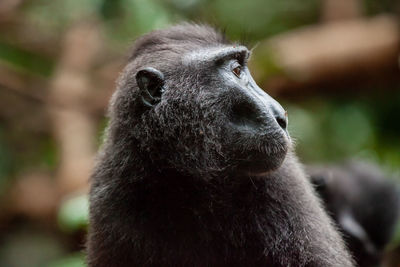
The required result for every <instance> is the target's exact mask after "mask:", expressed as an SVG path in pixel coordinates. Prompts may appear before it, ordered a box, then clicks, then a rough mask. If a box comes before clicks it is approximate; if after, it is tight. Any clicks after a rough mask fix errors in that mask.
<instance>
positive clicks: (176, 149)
mask: <svg viewBox="0 0 400 267" xmlns="http://www.w3.org/2000/svg"><path fill="white" fill-rule="evenodd" d="M248 56H249V51H248V50H247V48H245V47H242V46H227V47H212V48H205V49H199V50H195V51H194V52H187V53H186V54H184V55H182V56H180V57H177V59H176V60H175V65H174V66H172V67H171V65H170V66H169V67H166V66H165V65H164V66H162V65H160V66H157V65H156V66H154V67H150V66H148V67H142V68H140V69H139V71H137V72H136V74H135V76H134V77H135V79H136V84H137V87H138V91H137V94H138V95H137V96H136V97H135V100H133V101H134V102H136V105H135V106H136V108H135V109H134V111H133V112H135V113H136V116H140V118H139V121H138V123H137V124H136V125H135V129H134V132H135V135H136V138H137V139H139V140H140V142H141V144H142V149H143V151H142V153H150V154H152V156H151V157H152V159H153V160H154V161H157V162H160V164H158V166H161V168H173V169H178V170H181V171H188V172H193V171H195V172H199V173H208V174H210V173H213V171H215V172H221V171H234V172H242V173H246V174H252V175H259V174H262V173H265V172H268V171H272V170H275V169H277V168H278V167H279V166H280V165H281V164H282V162H283V160H284V158H285V156H286V153H287V151H288V149H289V146H290V138H289V135H288V133H287V129H286V127H287V115H286V112H285V110H284V109H283V108H282V107H281V106H280V104H279V103H278V102H277V101H275V100H274V99H273V98H271V97H270V96H269V95H268V94H266V93H265V92H264V91H263V90H262V89H261V88H259V87H258V86H257V84H256V83H255V82H254V80H253V78H252V76H251V74H250V72H249V70H248V68H247V66H246V62H247V58H248ZM170 62H172V60H170Z"/></svg>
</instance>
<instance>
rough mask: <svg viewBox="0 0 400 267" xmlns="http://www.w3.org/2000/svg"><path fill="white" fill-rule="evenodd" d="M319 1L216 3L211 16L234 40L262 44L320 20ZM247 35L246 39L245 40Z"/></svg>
mask: <svg viewBox="0 0 400 267" xmlns="http://www.w3.org/2000/svg"><path fill="white" fill-rule="evenodd" d="M319 3H320V1H318V0H304V1H297V0H285V1H276V0H252V1H243V0H231V1H225V0H215V1H212V2H210V7H211V10H212V11H213V12H210V14H212V16H213V17H214V16H215V18H216V19H217V20H218V24H219V25H220V26H222V27H223V28H226V30H227V32H228V33H229V34H230V35H231V36H233V37H234V38H245V39H248V40H259V39H262V38H265V37H267V36H270V35H272V34H276V33H279V32H282V31H287V30H290V29H293V28H294V27H298V26H301V25H304V24H308V23H312V22H315V21H316V20H317V16H318V9H319ZM243 33H246V34H247V36H243Z"/></svg>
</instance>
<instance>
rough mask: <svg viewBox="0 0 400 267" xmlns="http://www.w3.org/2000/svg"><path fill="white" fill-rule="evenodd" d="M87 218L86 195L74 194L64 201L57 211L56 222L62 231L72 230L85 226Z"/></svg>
mask: <svg viewBox="0 0 400 267" xmlns="http://www.w3.org/2000/svg"><path fill="white" fill-rule="evenodd" d="M88 219H89V202H88V196H87V195H81V196H76V197H73V198H70V199H67V200H66V201H64V202H63V203H62V205H61V208H60V210H59V213H58V223H59V225H60V227H61V229H63V230H64V231H67V232H74V231H77V230H80V229H82V228H85V227H86V226H87V225H88Z"/></svg>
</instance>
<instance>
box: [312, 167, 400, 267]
mask: <svg viewBox="0 0 400 267" xmlns="http://www.w3.org/2000/svg"><path fill="white" fill-rule="evenodd" d="M306 172H307V173H308V174H309V175H310V179H311V181H312V183H313V185H314V186H315V188H316V190H317V192H318V194H319V196H320V197H321V198H322V200H323V202H324V203H325V206H326V209H327V210H328V213H329V215H331V216H332V218H333V219H334V221H335V222H336V223H337V225H338V226H339V228H340V230H341V232H343V233H344V239H345V242H346V243H347V245H348V248H349V249H350V251H351V252H352V254H353V255H354V259H355V261H356V263H357V265H358V266H362V267H369V266H380V264H381V262H382V256H383V252H384V248H385V246H386V245H387V244H388V243H389V242H390V239H391V237H392V236H393V234H394V230H395V226H396V223H397V220H398V218H399V208H400V206H399V205H400V202H399V191H398V188H397V187H396V186H395V185H394V184H393V183H392V182H390V180H389V179H387V177H386V175H385V174H384V173H383V172H382V171H381V170H380V168H379V167H378V166H376V165H374V164H372V163H367V162H363V161H356V160H348V161H346V162H343V163H341V164H337V165H328V166H307V168H306Z"/></svg>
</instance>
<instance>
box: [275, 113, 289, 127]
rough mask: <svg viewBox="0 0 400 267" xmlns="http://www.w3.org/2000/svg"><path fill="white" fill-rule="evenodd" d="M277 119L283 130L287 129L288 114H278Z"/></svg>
mask: <svg viewBox="0 0 400 267" xmlns="http://www.w3.org/2000/svg"><path fill="white" fill-rule="evenodd" d="M275 119H276V122H277V123H278V124H279V126H281V128H282V129H283V130H286V127H287V119H286V116H285V117H281V116H276V117H275Z"/></svg>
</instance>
